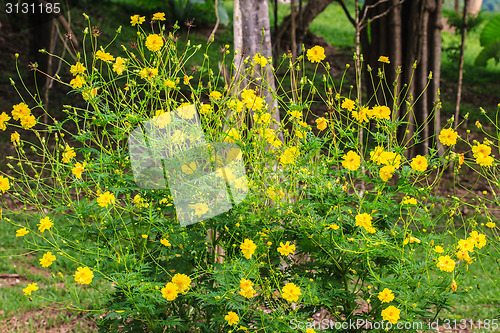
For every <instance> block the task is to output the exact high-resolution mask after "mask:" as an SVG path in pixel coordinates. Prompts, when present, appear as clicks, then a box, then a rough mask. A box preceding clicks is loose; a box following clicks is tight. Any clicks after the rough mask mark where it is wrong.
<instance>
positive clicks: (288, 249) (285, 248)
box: [278, 241, 295, 256]
mask: <svg viewBox="0 0 500 333" xmlns="http://www.w3.org/2000/svg"><path fill="white" fill-rule="evenodd" d="M278 252H279V253H280V254H281V255H282V256H287V255H289V254H291V253H294V252H295V244H292V245H290V242H289V241H287V242H286V243H285V244H283V242H280V247H278Z"/></svg>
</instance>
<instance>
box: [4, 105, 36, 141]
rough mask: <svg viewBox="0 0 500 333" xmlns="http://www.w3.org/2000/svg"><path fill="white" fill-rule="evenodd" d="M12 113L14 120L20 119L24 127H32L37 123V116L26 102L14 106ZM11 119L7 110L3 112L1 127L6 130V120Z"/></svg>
mask: <svg viewBox="0 0 500 333" xmlns="http://www.w3.org/2000/svg"><path fill="white" fill-rule="evenodd" d="M11 113H12V117H13V118H14V120H19V121H20V122H21V126H22V127H23V128H24V129H30V128H32V127H33V126H35V125H36V119H35V116H33V115H32V114H31V110H30V109H29V107H28V105H27V104H26V103H19V104H16V105H14V106H13V107H12V112H11ZM9 120H10V117H9V116H8V115H7V114H6V113H5V112H2V114H0V129H2V130H5V129H6V125H5V122H7V121H9ZM12 141H17V140H12Z"/></svg>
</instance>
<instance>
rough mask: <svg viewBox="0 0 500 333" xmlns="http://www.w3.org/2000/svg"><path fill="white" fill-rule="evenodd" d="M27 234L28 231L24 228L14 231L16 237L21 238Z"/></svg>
mask: <svg viewBox="0 0 500 333" xmlns="http://www.w3.org/2000/svg"><path fill="white" fill-rule="evenodd" d="M27 234H29V230H28V229H26V228H21V229H17V230H16V237H23V236H25V235H27Z"/></svg>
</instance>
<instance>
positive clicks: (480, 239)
mask: <svg viewBox="0 0 500 333" xmlns="http://www.w3.org/2000/svg"><path fill="white" fill-rule="evenodd" d="M468 239H470V240H472V241H473V242H474V246H475V247H477V248H478V249H480V248H482V247H483V246H485V245H486V236H485V235H483V234H480V233H478V232H477V231H473V232H471V233H470V234H469V238H468Z"/></svg>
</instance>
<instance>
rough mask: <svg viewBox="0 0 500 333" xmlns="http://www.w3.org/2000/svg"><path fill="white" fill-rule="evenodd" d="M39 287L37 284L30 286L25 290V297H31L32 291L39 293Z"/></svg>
mask: <svg viewBox="0 0 500 333" xmlns="http://www.w3.org/2000/svg"><path fill="white" fill-rule="evenodd" d="M37 290H38V287H37V285H36V282H34V283H30V284H28V286H27V287H26V288H24V289H23V292H24V295H28V296H31V292H32V291H37Z"/></svg>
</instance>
